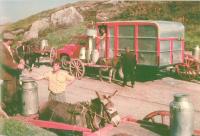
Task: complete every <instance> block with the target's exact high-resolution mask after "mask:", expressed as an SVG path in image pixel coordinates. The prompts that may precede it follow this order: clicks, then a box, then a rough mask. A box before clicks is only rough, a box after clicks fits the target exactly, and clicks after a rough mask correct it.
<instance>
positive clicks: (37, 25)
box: [24, 18, 50, 40]
mask: <svg viewBox="0 0 200 136" xmlns="http://www.w3.org/2000/svg"><path fill="white" fill-rule="evenodd" d="M49 26H50V23H49V19H48V18H43V19H41V20H37V21H35V22H33V24H32V26H31V28H30V30H29V31H27V32H25V34H24V39H25V40H30V39H33V38H38V33H39V32H40V31H44V30H45V29H47V28H49Z"/></svg>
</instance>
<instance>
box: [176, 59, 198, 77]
mask: <svg viewBox="0 0 200 136" xmlns="http://www.w3.org/2000/svg"><path fill="white" fill-rule="evenodd" d="M175 68H176V73H177V74H178V75H179V76H180V77H181V78H182V79H184V80H192V79H194V78H196V77H197V76H198V74H199V69H200V64H199V62H197V61H196V60H195V59H194V58H193V57H192V56H191V55H185V58H184V63H183V64H178V65H176V66H175Z"/></svg>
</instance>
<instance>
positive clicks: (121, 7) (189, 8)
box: [9, 1, 200, 50]
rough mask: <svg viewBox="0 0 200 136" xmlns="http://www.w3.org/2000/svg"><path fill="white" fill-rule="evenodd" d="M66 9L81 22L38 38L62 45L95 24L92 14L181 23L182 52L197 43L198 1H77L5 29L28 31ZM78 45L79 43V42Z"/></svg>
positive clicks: (199, 27)
mask: <svg viewBox="0 0 200 136" xmlns="http://www.w3.org/2000/svg"><path fill="white" fill-rule="evenodd" d="M86 5H89V8H88V9H84V10H83V7H84V6H85V7H88V6H86ZM70 6H74V7H76V9H77V10H78V11H79V12H80V13H81V14H82V15H83V16H84V18H85V21H84V22H83V23H81V24H79V25H77V26H73V27H61V28H50V29H48V30H46V31H44V32H42V33H41V34H40V39H43V38H46V39H48V40H49V43H50V45H52V46H55V47H60V46H63V45H64V44H66V43H70V42H71V41H72V40H73V37H74V36H76V35H81V34H84V33H85V30H86V26H87V24H89V23H90V22H91V21H94V22H95V21H99V20H98V19H96V17H95V15H96V14H105V15H106V16H107V17H108V18H109V20H167V21H178V22H182V23H183V24H184V25H185V32H186V33H185V39H186V49H187V50H192V48H193V47H194V46H195V45H197V44H200V38H199V37H200V25H199V22H200V14H199V13H200V2H198V1H196V2H194V1H191V2H190V1H176V2H156V1H149V2H146V1H143V2H136V1H127V2H121V3H120V4H116V5H113V4H110V3H108V2H103V1H97V2H93V1H88V2H86V1H81V2H77V3H74V4H67V5H65V6H62V7H59V8H56V9H51V10H48V11H43V12H41V13H38V14H36V15H33V16H31V17H28V18H26V19H23V20H20V21H18V22H16V23H13V24H12V25H10V26H9V29H12V30H16V29H19V28H23V29H25V30H28V28H29V27H30V26H31V23H32V22H34V21H36V20H38V19H40V18H43V17H48V16H50V15H51V13H53V12H55V11H57V10H59V9H62V8H65V7H70ZM78 42H82V41H80V40H79V41H78Z"/></svg>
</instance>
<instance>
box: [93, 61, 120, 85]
mask: <svg viewBox="0 0 200 136" xmlns="http://www.w3.org/2000/svg"><path fill="white" fill-rule="evenodd" d="M120 60H121V59H120V58H112V59H106V58H99V60H98V61H97V64H98V65H104V66H108V67H107V68H99V79H100V80H101V81H102V72H106V71H108V72H109V83H111V81H112V80H113V79H115V77H116V72H117V70H118V69H119V68H120V62H121V61H120Z"/></svg>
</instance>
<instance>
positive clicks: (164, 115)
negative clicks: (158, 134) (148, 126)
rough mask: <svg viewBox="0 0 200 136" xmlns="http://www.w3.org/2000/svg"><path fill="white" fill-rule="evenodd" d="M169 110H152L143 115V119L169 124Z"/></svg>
mask: <svg viewBox="0 0 200 136" xmlns="http://www.w3.org/2000/svg"><path fill="white" fill-rule="evenodd" d="M169 115H170V113H169V111H154V112H151V113H149V114H148V115H146V116H145V117H144V119H143V120H145V121H148V122H152V123H157V124H162V125H166V126H169Z"/></svg>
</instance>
